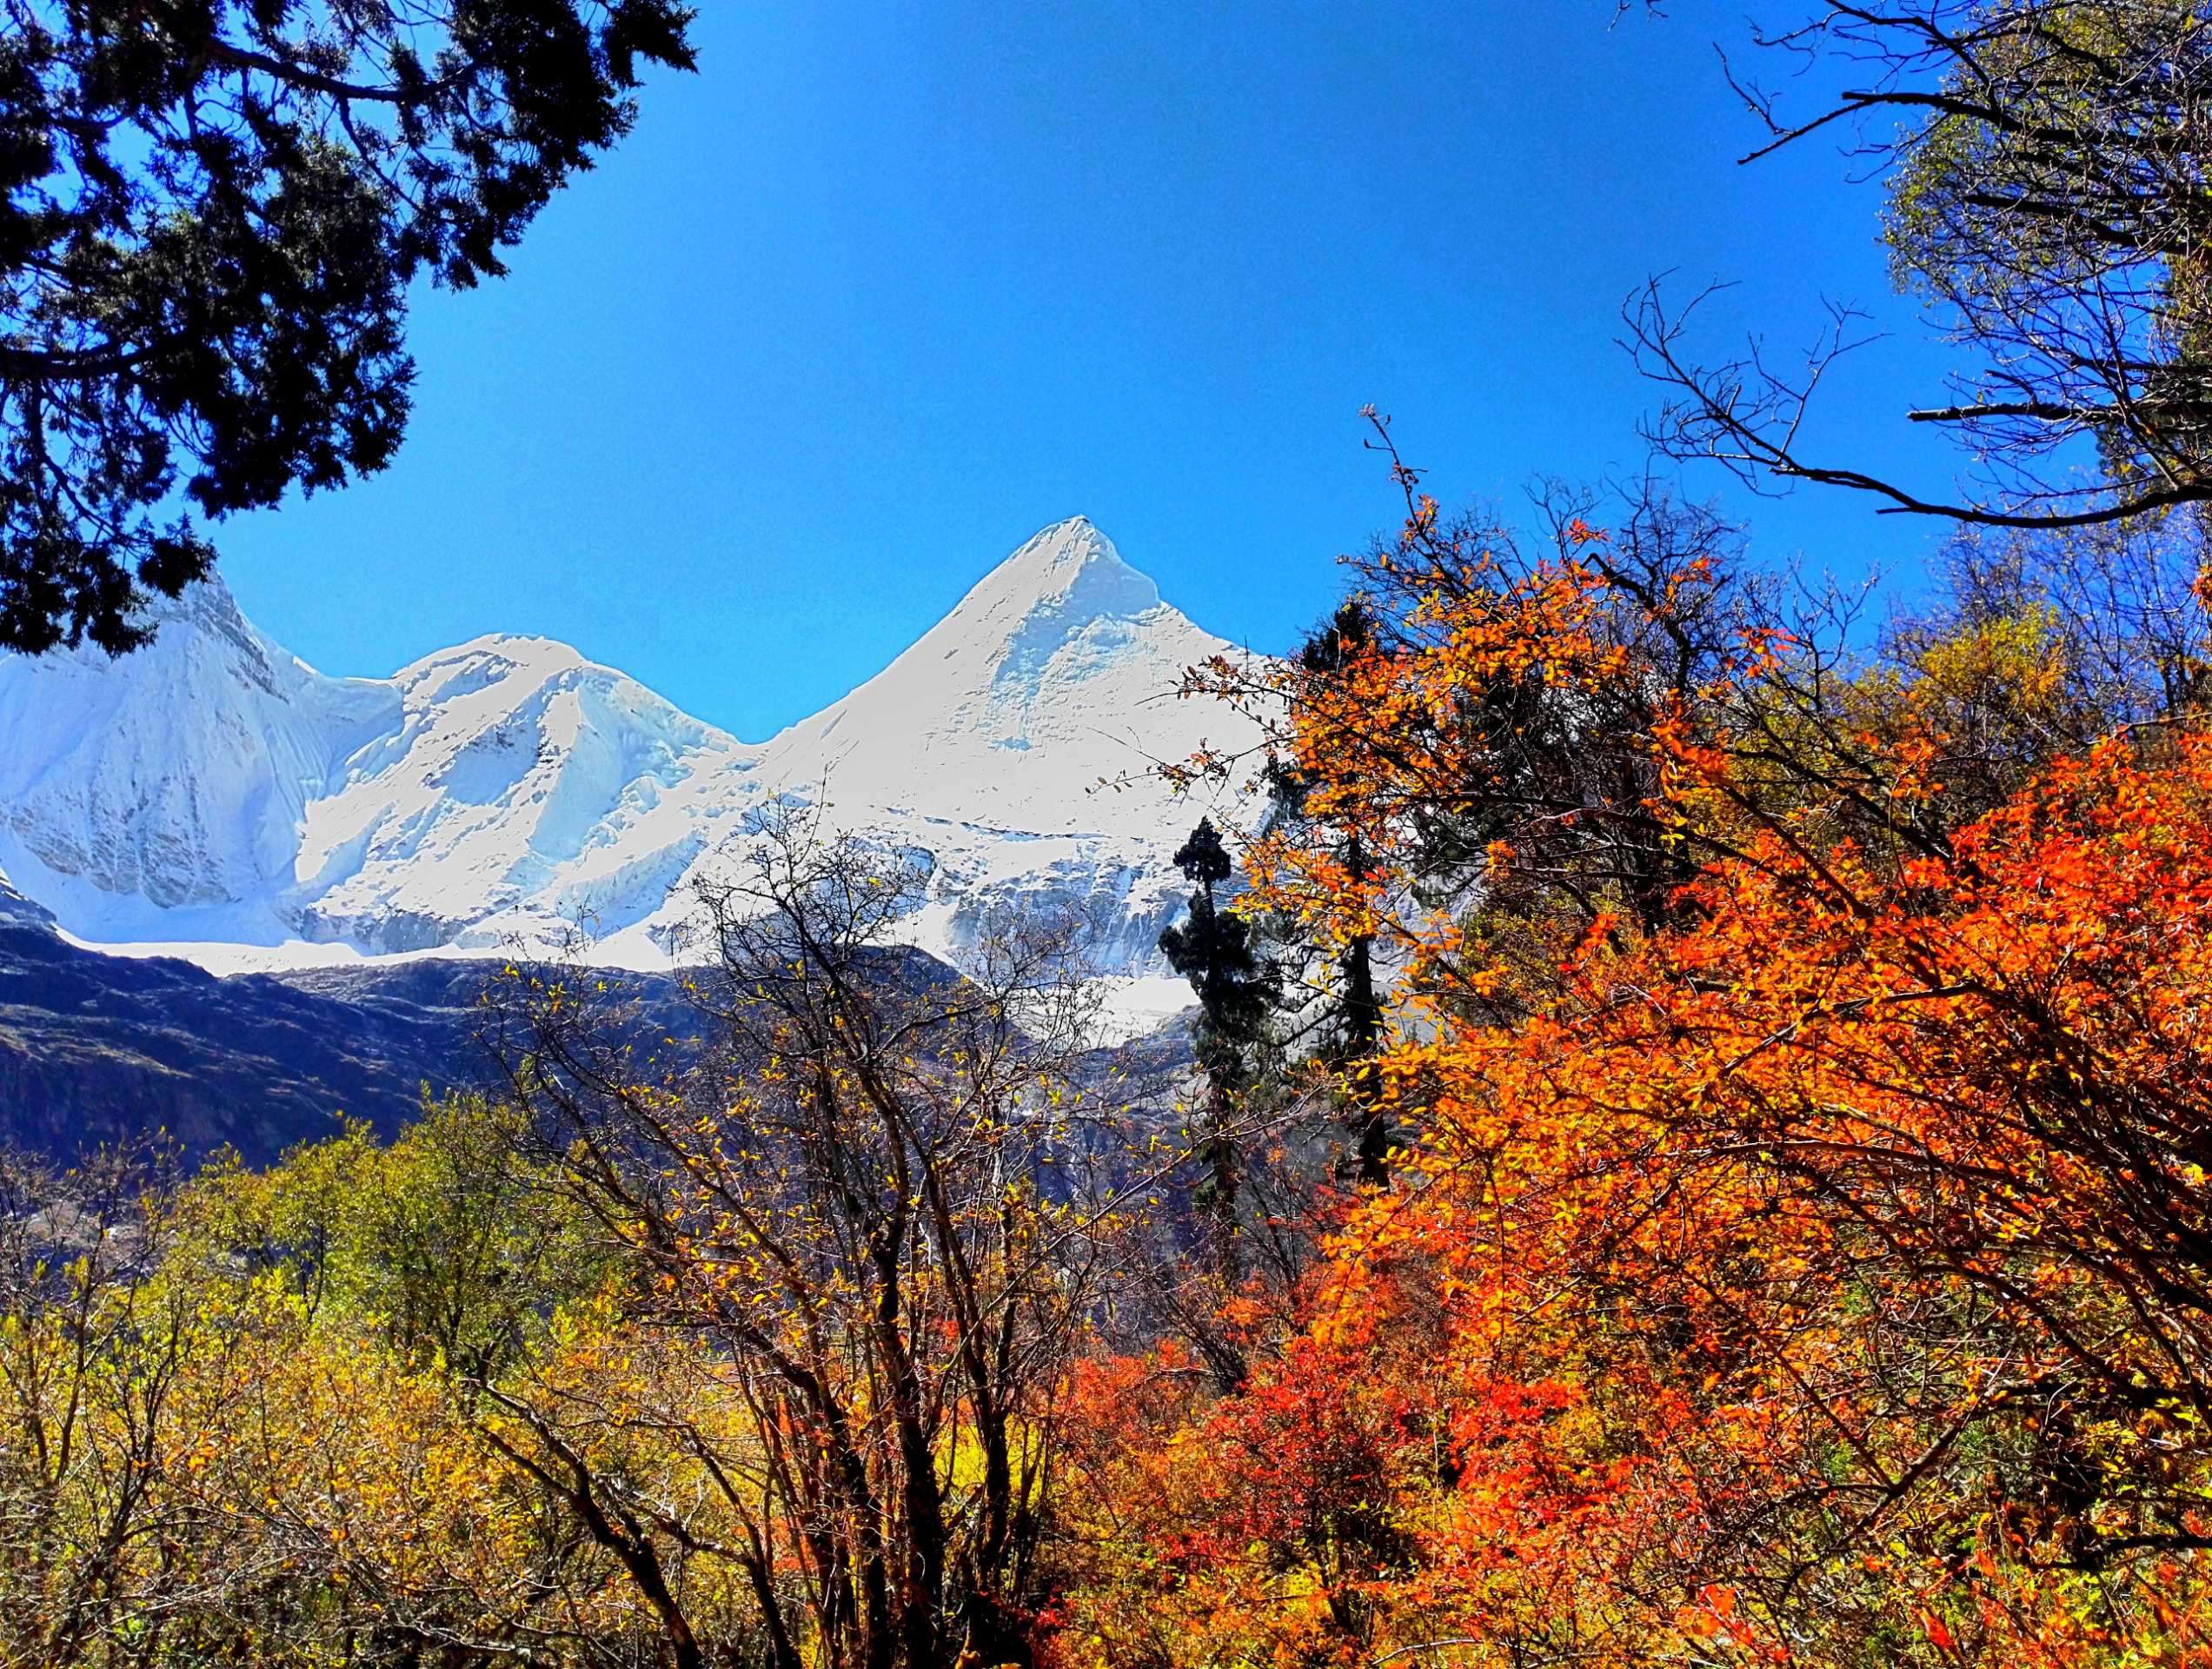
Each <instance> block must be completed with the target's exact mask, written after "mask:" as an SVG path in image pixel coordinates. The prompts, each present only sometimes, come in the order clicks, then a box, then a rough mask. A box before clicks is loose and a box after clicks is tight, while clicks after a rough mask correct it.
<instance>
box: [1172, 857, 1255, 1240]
mask: <svg viewBox="0 0 2212 1669" xmlns="http://www.w3.org/2000/svg"><path fill="white" fill-rule="evenodd" d="M1175 865H1176V868H1179V869H1180V870H1181V871H1182V872H1183V874H1184V875H1185V876H1186V877H1187V878H1188V879H1189V880H1191V881H1195V882H1197V883H1198V889H1197V890H1196V891H1195V892H1193V893H1192V894H1191V905H1190V915H1189V917H1188V918H1187V919H1186V920H1185V921H1181V922H1179V923H1177V924H1176V925H1174V926H1172V927H1170V928H1168V929H1167V930H1166V932H1164V933H1162V934H1160V935H1159V948H1160V949H1161V950H1163V951H1165V952H1166V954H1167V960H1168V961H1169V962H1170V963H1171V964H1172V966H1173V967H1174V969H1175V971H1176V972H1177V973H1178V974H1181V975H1182V976H1183V977H1184V978H1185V979H1186V980H1188V981H1190V982H1191V989H1192V990H1193V991H1194V992H1196V993H1197V994H1198V999H1199V1019H1198V1022H1197V1024H1196V1026H1195V1027H1193V1029H1192V1052H1193V1053H1194V1054H1196V1055H1197V1057H1198V1063H1199V1069H1200V1070H1201V1071H1202V1072H1204V1073H1205V1074H1206V1123H1205V1127H1204V1130H1203V1131H1202V1133H1201V1137H1200V1140H1199V1146H1198V1149H1197V1156H1198V1158H1199V1160H1200V1162H1201V1163H1203V1164H1204V1165H1205V1166H1206V1180H1205V1181H1204V1182H1202V1183H1201V1184H1200V1185H1199V1193H1198V1196H1197V1201H1198V1204H1199V1207H1200V1209H1201V1210H1203V1211H1204V1212H1205V1213H1206V1214H1207V1215H1208V1216H1209V1217H1210V1218H1211V1219H1212V1220H1213V1222H1214V1224H1215V1226H1216V1229H1217V1233H1218V1235H1219V1240H1220V1244H1221V1247H1222V1249H1223V1256H1224V1257H1225V1258H1226V1256H1227V1253H1226V1247H1227V1245H1228V1236H1229V1235H1230V1234H1231V1233H1232V1232H1233V1230H1234V1227H1235V1221H1236V1204H1237V1190H1238V1184H1239V1167H1240V1163H1241V1160H1240V1156H1239V1153H1238V1151H1237V1143H1236V1137H1235V1134H1234V1130H1233V1121H1234V1100H1235V1098H1236V1096H1237V1095H1239V1094H1241V1093H1242V1092H1243V1091H1245V1090H1246V1089H1248V1088H1250V1087H1251V1086H1252V1079H1253V1075H1254V1071H1253V1054H1254V1052H1255V1051H1256V1050H1257V1049H1258V1047H1259V1044H1260V1042H1261V1041H1262V1040H1263V1038H1264V1037H1265V1027H1266V1023H1267V1016H1268V1015H1269V1014H1270V1013H1271V1012H1272V1010H1273V1008H1274V1007H1275V999H1276V981H1275V975H1274V972H1273V970H1272V969H1271V968H1270V967H1267V965H1266V964H1265V962H1263V961H1261V960H1260V957H1259V954H1258V952H1257V951H1256V949H1255V948H1254V946H1253V942H1252V925H1251V923H1249V922H1247V921H1245V920H1244V918H1243V917H1241V916H1239V915H1235V914H1231V913H1230V912H1228V911H1226V910H1224V909H1222V908H1220V905H1219V901H1218V899H1217V898H1216V896H1215V894H1214V888H1216V887H1217V886H1218V885H1219V883H1221V882H1222V881H1226V880H1228V879H1229V876H1230V874H1231V873H1232V870H1233V868H1235V866H1234V864H1233V862H1232V860H1231V858H1230V856H1229V853H1228V849H1227V848H1226V847H1225V846H1223V845H1222V843H1221V835H1220V831H1219V830H1218V829H1216V828H1214V826H1213V821H1212V819H1211V818H1201V819H1199V825H1198V827H1197V828H1194V829H1192V831H1191V837H1190V839H1189V840H1187V841H1184V843H1183V844H1182V846H1181V847H1180V848H1179V849H1178V850H1177V852H1176V854H1175Z"/></svg>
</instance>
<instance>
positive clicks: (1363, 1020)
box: [1267, 597, 1392, 1187]
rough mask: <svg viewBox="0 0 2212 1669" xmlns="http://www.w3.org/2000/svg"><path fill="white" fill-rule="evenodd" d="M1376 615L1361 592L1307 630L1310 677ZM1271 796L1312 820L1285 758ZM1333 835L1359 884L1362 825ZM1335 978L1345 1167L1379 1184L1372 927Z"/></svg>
mask: <svg viewBox="0 0 2212 1669" xmlns="http://www.w3.org/2000/svg"><path fill="white" fill-rule="evenodd" d="M1374 641H1375V626H1374V621H1373V618H1372V615H1370V614H1369V613H1368V611H1367V609H1366V608H1365V605H1363V604H1362V603H1361V602H1359V600H1358V598H1356V597H1354V598H1352V599H1350V600H1348V601H1347V602H1345V603H1344V604H1342V605H1341V606H1340V607H1339V608H1338V609H1337V612H1336V614H1335V615H1334V616H1333V617H1332V619H1331V620H1330V622H1329V623H1328V625H1326V626H1325V627H1324V628H1321V629H1320V630H1319V631H1318V632H1315V633H1314V634H1313V635H1312V636H1311V637H1309V638H1307V639H1306V641H1305V646H1304V647H1303V648H1301V649H1300V650H1299V671H1300V673H1301V674H1302V675H1304V676H1305V677H1308V678H1326V677H1329V676H1331V675H1334V674H1336V673H1338V672H1339V671H1341V670H1342V669H1343V668H1345V667H1346V666H1348V665H1350V664H1351V663H1352V662H1353V661H1355V660H1357V659H1358V657H1359V656H1360V655H1364V654H1365V653H1367V652H1368V651H1369V650H1370V649H1371V648H1372V647H1373V645H1374ZM1267 786H1268V790H1269V793H1270V795H1271V797H1272V801H1273V803H1272V808H1271V809H1270V812H1269V815H1270V818H1271V820H1272V821H1273V822H1275V823H1276V824H1277V825H1282V824H1285V823H1299V822H1308V821H1312V819H1311V818H1310V816H1309V814H1308V813H1307V810H1306V807H1305V799H1306V784H1305V780H1304V778H1303V777H1301V776H1300V775H1299V772H1298V770H1297V768H1295V767H1294V766H1292V765H1291V764H1290V763H1288V762H1287V761H1277V762H1276V763H1275V764H1273V765H1272V767H1271V768H1270V769H1269V771H1268V774H1267ZM1315 832H1317V833H1320V834H1322V835H1323V837H1324V838H1333V839H1334V840H1335V841H1336V842H1337V843H1338V846H1339V848H1340V854H1341V856H1342V857H1343V860H1344V865H1345V874H1346V875H1347V876H1348V877H1349V878H1350V880H1351V881H1352V884H1353V885H1354V886H1360V885H1364V884H1365V881H1366V880H1367V871H1368V858H1367V849H1366V845H1365V842H1364V841H1362V840H1361V839H1360V837H1359V831H1358V829H1357V828H1342V829H1338V830H1334V831H1315ZM1336 964H1337V966H1336V979H1335V981H1334V985H1333V988H1332V991H1331V993H1330V1000H1329V1003H1328V1007H1327V1010H1326V1012H1325V1014H1323V1015H1322V1016H1321V1019H1320V1025H1321V1027H1322V1035H1321V1040H1320V1046H1319V1049H1318V1051H1317V1053H1318V1054H1319V1057H1320V1058H1321V1059H1322V1060H1323V1061H1326V1062H1327V1063H1328V1064H1329V1065H1330V1066H1331V1067H1334V1068H1336V1069H1337V1070H1338V1071H1340V1072H1342V1073H1344V1074H1345V1127H1346V1129H1347V1130H1348V1131H1349V1133H1350V1135H1351V1141H1352V1147H1351V1151H1350V1152H1349V1153H1348V1154H1346V1155H1345V1160H1344V1163H1343V1165H1342V1167H1341V1169H1342V1171H1343V1172H1344V1173H1345V1174H1347V1175H1349V1176H1352V1177H1356V1178H1357V1179H1358V1182H1359V1183H1360V1185H1361V1186H1362V1187H1382V1186H1384V1185H1385V1183H1387V1182H1388V1181H1389V1180H1390V1148H1391V1134H1392V1133H1391V1125H1390V1119H1389V1116H1388V1114H1386V1113H1385V1111H1384V1108H1383V1100H1382V1083H1381V1080H1380V1076H1379V1074H1378V1073H1377V1071H1376V1067H1375V1057H1376V1055H1377V1054H1378V1052H1379V1050H1380V1049H1381V1047H1382V1041H1383V1008H1382V999H1381V996H1380V994H1378V991H1377V990H1376V987H1375V941H1374V936H1373V935H1372V934H1353V935H1352V937H1351V938H1349V939H1347V940H1346V941H1345V945H1344V948H1343V949H1342V950H1341V951H1340V952H1339V953H1338V955H1337V957H1336Z"/></svg>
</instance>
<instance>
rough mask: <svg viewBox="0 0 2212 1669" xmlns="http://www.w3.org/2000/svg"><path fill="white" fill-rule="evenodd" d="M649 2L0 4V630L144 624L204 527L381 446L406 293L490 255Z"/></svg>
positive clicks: (593, 118) (660, 36)
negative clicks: (152, 595) (149, 604)
mask: <svg viewBox="0 0 2212 1669" xmlns="http://www.w3.org/2000/svg"><path fill="white" fill-rule="evenodd" d="M690 21H691V14H690V12H689V11H688V10H685V9H684V8H683V7H682V6H681V4H679V3H677V0H603V3H602V0H426V3H423V4H419V5H411V6H407V7H403V8H394V7H389V6H383V5H353V4H339V3H335V0H252V3H241V0H73V3H71V4H69V5H66V6H64V5H53V4H48V3H45V0H0V651H7V650H16V651H20V652H23V653H27V654H34V655H35V654H37V653H39V652H40V651H42V650H44V649H47V648H51V647H53V646H54V645H56V644H57V643H64V642H66V643H70V644H75V643H76V642H80V641H82V640H83V639H85V638H88V637H89V638H90V639H91V640H92V642H96V643H97V644H99V645H100V646H101V647H102V648H105V649H107V650H108V651H109V652H110V653H111V654H119V653H121V652H122V651H123V650H125V649H128V648H131V647H133V646H134V645H135V644H136V643H138V642H143V640H144V638H145V636H146V628H145V626H144V624H143V621H142V620H141V619H139V618H138V617H137V610H138V609H139V608H140V606H141V605H142V604H143V603H144V602H146V601H147V596H148V593H149V592H160V593H163V594H164V595H169V596H175V595H176V594H177V593H178V592H179V591H181V590H182V589H183V588H184V587H185V586H186V585H187V584H188V583H189V582H191V581H193V580H195V579H197V578H199V577H200V576H202V575H204V574H205V573H206V572H207V571H208V569H209V565H210V563H211V562H213V560H214V556H215V551H214V548H213V546H212V544H211V543H210V542H209V539H208V537H207V535H206V534H205V533H204V532H203V530H202V523H203V522H207V521H211V520H215V519H218V518H220V517H222V516H224V515H229V514H231V513H232V512H234V511H238V510H245V509H257V508H261V507H265V506H268V505H271V504H275V503H276V502H278V501H279V500H280V499H281V498H282V496H283V495H284V494H285V493H286V492H287V491H289V489H291V488H293V487H295V486H298V487H300V488H302V489H306V490H307V491H309V492H312V491H314V490H316V489H318V488H325V487H335V486H338V485H340V484H342V482H346V481H347V480H349V479H350V478H351V477H353V476H355V475H366V474H369V473H372V472H374V471H375V470H378V469H382V468H383V467H384V465H385V464H386V463H388V462H390V460H391V457H392V455H393V453H394V451H395V449H397V447H398V445H399V442H400V436H401V434H402V430H403V429H404V428H405V426H406V422H407V415H408V391H409V383H410V382H411V381H412V379H413V376H414V367H413V364H412V362H410V361H409V358H408V356H407V354H406V352H405V341H404V328H403V327H404V324H405V320H406V311H407V299H408V291H409V284H410V283H411V281H413V280H414V279H415V278H416V277H418V276H428V278H429V279H430V280H431V281H432V282H433V283H438V284H441V285H444V286H446V287H448V288H452V289H468V288H469V287H471V286H473V285H474V284H475V283H478V282H479V281H480V280H482V279H483V278H487V277H495V276H499V275H501V274H502V273H503V272H504V271H505V270H506V269H505V267H504V266H503V265H502V261H501V254H500V252H501V251H502V249H505V248H507V247H508V246H509V245H511V244H513V243H515V242H516V241H517V240H518V239H519V238H520V237H521V235H522V232H523V229H525V228H526V227H527V226H528V224H529V223H530V221H531V220H532V218H533V217H534V216H535V215H536V214H537V211H538V210H539V209H541V208H543V207H544V206H545V203H546V202H547V201H548V199H549V198H550V197H551V196H552V195H553V193H554V192H555V190H559V189H560V187H561V185H563V184H564V183H566V182H567V181H568V179H569V178H570V176H573V175H574V174H575V172H576V171H577V170H581V169H585V168H588V167H590V166H591V163H592V161H593V159H594V157H595V156H596V155H597V154H598V153H600V152H601V151H602V150H605V149H606V148H607V147H608V146H609V145H610V144H612V143H614V141H615V140H616V139H618V138H620V137H621V136H622V135H623V134H624V133H626V132H627V131H628V130H629V127H630V125H631V123H632V122H633V121H634V118H635V115H636V106H635V103H634V97H633V94H634V90H635V89H636V87H637V86H638V85H639V81H640V76H641V70H642V68H643V66H644V65H646V64H648V63H661V64H668V65H672V66H674V67H677V68H681V69H688V68H689V67H691V63H692V49H691V46H690V43H689V42H688V39H687V31H688V26H689V23H690Z"/></svg>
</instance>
